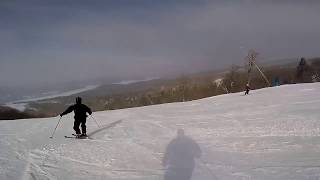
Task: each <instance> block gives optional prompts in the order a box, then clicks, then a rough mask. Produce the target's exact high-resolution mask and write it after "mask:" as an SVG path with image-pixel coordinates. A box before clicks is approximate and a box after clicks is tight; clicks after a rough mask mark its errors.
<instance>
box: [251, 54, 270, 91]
mask: <svg viewBox="0 0 320 180" xmlns="http://www.w3.org/2000/svg"><path fill="white" fill-rule="evenodd" d="M258 55H259V53H258V52H256V51H255V50H253V49H251V50H249V52H248V55H247V57H246V60H247V61H248V84H250V81H251V72H252V69H253V68H254V67H255V68H257V70H258V71H259V73H260V74H261V76H262V77H263V79H264V80H265V81H266V83H267V84H268V86H271V84H270V82H269V80H268V78H267V77H266V76H265V74H264V73H263V72H262V71H261V69H260V68H259V66H258V65H257V63H256V60H257V57H258Z"/></svg>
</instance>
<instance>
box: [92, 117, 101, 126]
mask: <svg viewBox="0 0 320 180" xmlns="http://www.w3.org/2000/svg"><path fill="white" fill-rule="evenodd" d="M90 116H91V118H92V119H93V120H94V122H96V124H97V126H98V128H100V126H99V123H98V122H97V121H96V119H95V118H93V116H92V115H90Z"/></svg>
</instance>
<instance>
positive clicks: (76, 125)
mask: <svg viewBox="0 0 320 180" xmlns="http://www.w3.org/2000/svg"><path fill="white" fill-rule="evenodd" d="M80 124H81V129H82V134H86V132H87V130H86V118H74V124H73V129H74V130H75V131H76V134H81V131H80V128H79V126H80Z"/></svg>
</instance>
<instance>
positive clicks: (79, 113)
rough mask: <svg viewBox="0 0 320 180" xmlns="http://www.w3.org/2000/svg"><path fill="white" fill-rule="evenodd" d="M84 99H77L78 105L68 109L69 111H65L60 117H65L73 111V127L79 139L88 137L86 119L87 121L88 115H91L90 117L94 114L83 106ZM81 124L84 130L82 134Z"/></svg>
mask: <svg viewBox="0 0 320 180" xmlns="http://www.w3.org/2000/svg"><path fill="white" fill-rule="evenodd" d="M81 101H82V99H81V98H80V97H77V98H76V104H74V105H72V106H70V107H68V109H67V110H65V111H64V112H63V113H61V114H60V116H61V117H62V116H64V115H66V114H68V113H71V112H72V111H74V125H73V129H74V130H75V131H76V135H77V137H80V136H83V137H86V136H87V134H86V119H87V113H89V114H90V115H91V114H92V111H91V109H90V108H89V107H88V106H86V105H84V104H82V103H81ZM80 124H81V129H82V134H81V131H80V128H79V126H80Z"/></svg>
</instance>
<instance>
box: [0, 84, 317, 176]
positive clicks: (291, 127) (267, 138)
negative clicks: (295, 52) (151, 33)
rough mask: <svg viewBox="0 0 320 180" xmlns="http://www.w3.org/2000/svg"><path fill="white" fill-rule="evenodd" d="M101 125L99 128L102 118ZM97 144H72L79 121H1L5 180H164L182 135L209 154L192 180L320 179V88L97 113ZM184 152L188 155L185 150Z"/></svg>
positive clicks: (93, 138)
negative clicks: (169, 150)
mask: <svg viewBox="0 0 320 180" xmlns="http://www.w3.org/2000/svg"><path fill="white" fill-rule="evenodd" d="M93 118H94V119H95V120H96V121H97V122H98V123H99V126H100V127H98V126H97V124H96V123H95V121H94V119H93ZM93 118H92V117H88V119H87V128H88V134H89V136H90V139H81V140H80V139H66V138H64V136H65V135H71V133H73V130H72V126H73V115H72V114H69V115H67V116H64V117H63V118H62V120H61V123H60V124H59V126H58V129H57V131H56V134H55V136H54V138H53V139H50V138H49V137H50V136H51V133H52V131H53V129H54V127H55V125H56V124H57V122H58V120H59V117H54V118H46V119H29V120H18V121H0V137H1V138H0V148H1V151H0V179H1V180H2V179H3V180H10V179H12V180H16V179H17V180H19V179H22V180H29V179H32V180H34V179H39V180H42V179H43V180H45V179H49V180H58V179H59V180H69V179H70V180H72V179H77V180H82V179H83V180H89V179H90V180H96V179H97V180H102V179H103V180H109V179H110V180H161V179H164V174H166V173H167V171H168V167H163V166H162V159H163V157H164V154H165V152H166V147H167V145H168V144H169V143H170V141H172V140H173V139H174V138H175V137H176V131H177V129H184V131H185V135H186V136H188V137H189V138H191V139H193V141H194V143H196V144H197V145H198V146H199V147H200V149H201V156H200V157H199V158H195V168H194V169H193V175H192V178H191V179H192V180H215V179H227V180H229V179H230V180H238V179H239V180H240V179H241V180H249V179H250V180H260V179H261V180H271V179H272V180H285V179H287V180H298V179H299V180H301V179H307V180H315V179H320V158H319V157H320V137H319V135H320V83H315V84H300V85H286V86H280V87H275V88H266V89H261V90H256V91H251V92H250V95H248V96H244V95H243V93H235V94H229V95H221V96H217V97H211V98H206V99H201V100H197V101H191V102H184V103H172V104H162V105H155V106H149V107H141V108H132V109H124V110H116V111H105V112H96V113H93ZM181 151H183V150H181Z"/></svg>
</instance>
